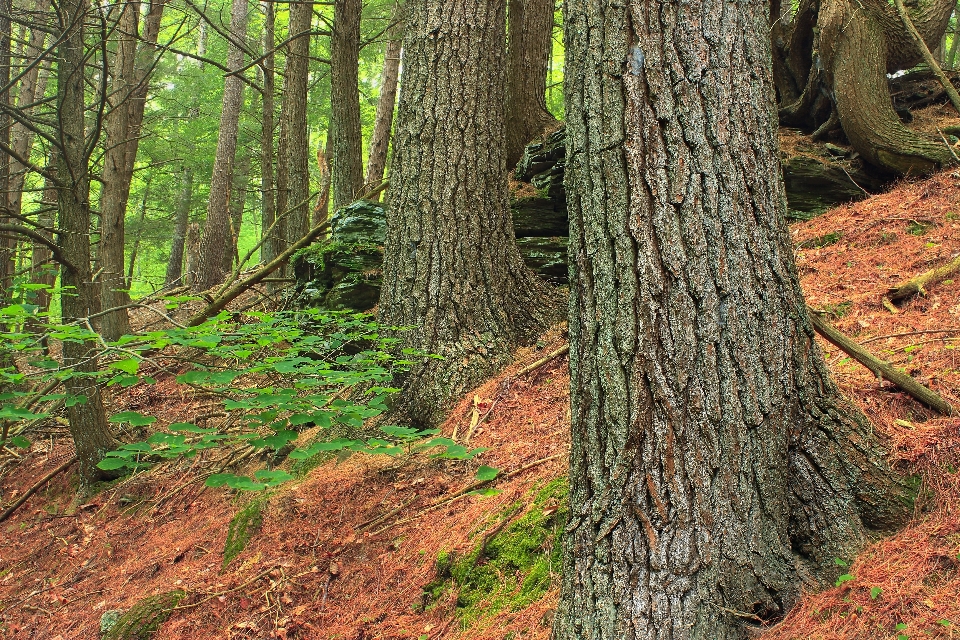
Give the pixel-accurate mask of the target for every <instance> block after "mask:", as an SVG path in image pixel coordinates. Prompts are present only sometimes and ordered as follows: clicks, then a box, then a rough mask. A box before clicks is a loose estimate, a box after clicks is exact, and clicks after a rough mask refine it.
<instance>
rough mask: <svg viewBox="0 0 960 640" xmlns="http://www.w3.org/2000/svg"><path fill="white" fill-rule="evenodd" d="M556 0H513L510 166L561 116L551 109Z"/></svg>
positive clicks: (509, 67) (509, 41) (509, 62)
mask: <svg viewBox="0 0 960 640" xmlns="http://www.w3.org/2000/svg"><path fill="white" fill-rule="evenodd" d="M554 10H555V5H554V0H510V3H509V11H510V14H509V16H508V24H509V34H508V36H507V125H506V126H507V167H508V168H512V167H513V166H514V165H516V164H517V162H519V161H520V158H521V157H522V156H523V149H524V147H526V146H527V144H528V143H529V142H530V141H531V140H533V139H534V138H536V137H537V136H539V135H541V134H542V133H543V131H544V129H546V128H547V127H550V126H553V125H555V124H556V122H557V120H556V118H554V117H553V115H552V114H551V113H550V112H549V111H548V110H547V67H548V66H549V64H550V57H551V56H552V55H553V13H554Z"/></svg>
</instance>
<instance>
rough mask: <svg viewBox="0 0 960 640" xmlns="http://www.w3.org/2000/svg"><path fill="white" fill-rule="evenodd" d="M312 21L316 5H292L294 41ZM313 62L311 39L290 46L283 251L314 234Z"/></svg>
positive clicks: (280, 186) (283, 127) (281, 187)
mask: <svg viewBox="0 0 960 640" xmlns="http://www.w3.org/2000/svg"><path fill="white" fill-rule="evenodd" d="M312 19H313V8H312V5H310V4H307V3H297V4H293V5H291V7H290V27H289V29H288V32H289V33H290V37H293V36H294V35H296V34H301V33H305V32H309V31H310V25H311V21H312ZM309 62H310V36H309V35H304V36H301V37H299V38H297V39H296V40H294V41H293V42H291V43H290V44H289V46H288V50H287V66H286V69H285V70H284V73H283V103H282V105H281V107H280V150H279V154H278V162H277V215H284V214H286V217H285V218H284V220H283V225H284V229H285V232H286V243H285V244H284V246H283V247H282V249H280V251H282V250H283V249H286V248H287V246H289V245H291V244H293V243H295V242H296V241H297V240H299V239H300V238H302V237H303V236H305V235H307V232H308V231H309V230H310V201H309V199H310V136H309V133H308V131H307V79H308V76H309V71H310V69H309ZM358 108H359V107H358ZM280 251H278V254H279V252H280Z"/></svg>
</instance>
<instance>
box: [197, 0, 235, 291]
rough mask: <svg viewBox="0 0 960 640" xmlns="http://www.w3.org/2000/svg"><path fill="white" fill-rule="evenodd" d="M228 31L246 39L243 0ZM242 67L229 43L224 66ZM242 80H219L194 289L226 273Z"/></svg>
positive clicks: (207, 286)
mask: <svg viewBox="0 0 960 640" xmlns="http://www.w3.org/2000/svg"><path fill="white" fill-rule="evenodd" d="M230 33H231V35H232V37H233V39H234V41H236V42H246V39H247V0H233V6H232V8H231V11H230ZM242 66H243V49H241V48H240V47H238V46H236V45H234V44H230V46H229V49H228V51H227V68H229V69H230V70H231V71H239V69H240V68H241V67H242ZM243 87H244V82H243V79H242V78H240V76H239V75H238V74H235V75H231V76H228V77H227V78H226V79H225V80H224V82H223V105H222V111H221V113H220V131H219V133H218V136H217V155H216V157H215V158H214V161H213V175H212V176H211V178H210V198H209V199H208V200H207V219H206V222H205V223H204V227H203V237H202V238H201V239H200V264H199V267H198V269H197V273H196V279H195V281H194V282H193V283H192V286H193V289H194V291H204V290H206V289H210V288H211V287H213V286H215V285H217V284H220V283H222V282H223V280H224V276H225V275H226V269H225V268H224V265H225V264H227V262H228V261H229V260H230V250H231V248H232V246H233V243H232V238H231V235H230V209H229V206H228V203H229V200H230V185H231V184H232V183H233V163H234V159H235V156H236V153H237V135H238V134H239V130H240V109H241V108H242V106H243Z"/></svg>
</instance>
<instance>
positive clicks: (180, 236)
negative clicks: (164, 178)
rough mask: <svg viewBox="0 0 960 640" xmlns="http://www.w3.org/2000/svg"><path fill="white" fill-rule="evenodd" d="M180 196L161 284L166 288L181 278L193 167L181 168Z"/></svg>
mask: <svg viewBox="0 0 960 640" xmlns="http://www.w3.org/2000/svg"><path fill="white" fill-rule="evenodd" d="M180 185H181V186H180V196H179V197H178V198H177V209H176V216H175V218H174V224H173V239H172V240H171V241H170V259H169V260H168V261H167V273H166V277H165V278H164V280H163V282H164V284H165V285H166V286H168V287H169V286H171V285H173V284H176V283H178V282H179V283H180V284H186V283H184V282H181V280H182V278H183V251H184V243H185V242H186V238H187V225H188V224H190V211H191V208H192V206H193V167H190V166H184V167H183V178H181V180H180Z"/></svg>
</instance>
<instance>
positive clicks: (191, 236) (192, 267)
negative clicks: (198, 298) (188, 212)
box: [183, 222, 203, 287]
mask: <svg viewBox="0 0 960 640" xmlns="http://www.w3.org/2000/svg"><path fill="white" fill-rule="evenodd" d="M201 235H203V234H202V233H201V232H200V225H199V224H197V223H196V222H191V223H190V224H188V225H187V238H186V245H185V246H184V249H183V250H184V253H185V254H186V256H185V258H184V260H185V262H186V265H185V267H184V269H185V271H184V274H183V284H188V285H190V286H191V287H193V286H194V283H195V282H196V281H197V278H198V277H199V276H198V272H199V271H200V237H201Z"/></svg>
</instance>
